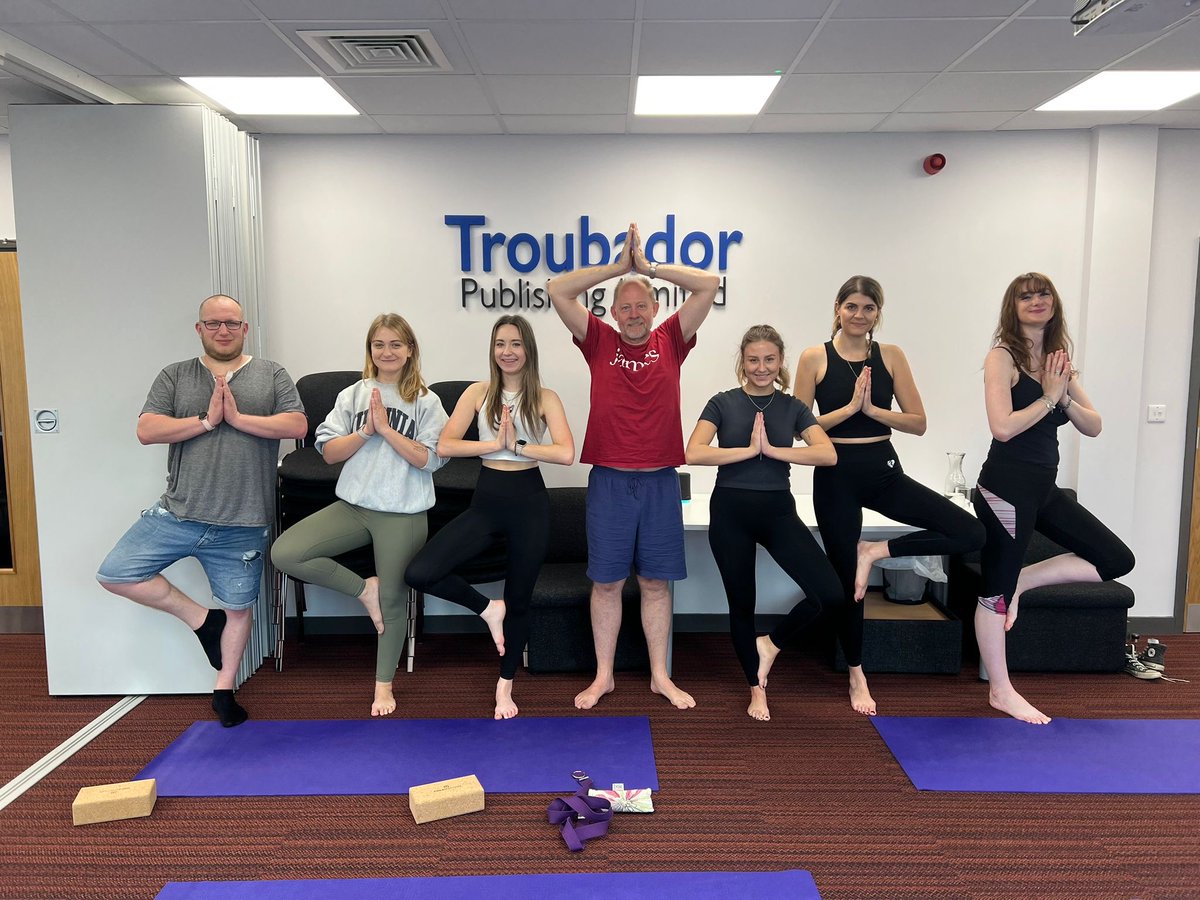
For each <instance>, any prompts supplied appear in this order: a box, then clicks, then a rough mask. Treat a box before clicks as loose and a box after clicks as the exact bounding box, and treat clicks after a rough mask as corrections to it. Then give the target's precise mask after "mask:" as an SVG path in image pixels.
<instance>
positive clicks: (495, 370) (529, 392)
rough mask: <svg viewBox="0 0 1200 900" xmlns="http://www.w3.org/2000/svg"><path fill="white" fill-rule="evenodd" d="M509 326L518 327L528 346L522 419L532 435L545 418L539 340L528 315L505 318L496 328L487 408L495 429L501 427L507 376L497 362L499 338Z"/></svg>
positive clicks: (523, 386) (499, 320) (491, 357)
mask: <svg viewBox="0 0 1200 900" xmlns="http://www.w3.org/2000/svg"><path fill="white" fill-rule="evenodd" d="M505 325H512V326H514V327H515V328H516V329H517V331H518V333H520V335H521V343H523V344H524V345H525V366H524V368H522V369H521V402H520V404H519V407H520V416H521V419H522V420H523V421H524V422H525V430H526V431H528V432H530V433H532V432H534V431H535V430H536V425H535V423H536V422H540V421H541V420H542V418H543V415H542V376H541V375H540V374H539V373H538V350H537V340H536V339H535V338H534V336H533V326H531V325H530V324H529V320H528V319H526V318H525V317H524V316H501V317H500V318H498V319H497V320H496V324H495V325H493V326H492V342H491V344H490V345H489V346H490V348H491V350H490V354H489V356H488V370H489V371H490V372H491V381H490V382H489V384H488V389H487V394H486V395H485V396H484V401H483V407H484V409H485V410H486V411H487V420H488V421H489V422H491V423H492V430H493V431H496V430H498V429H499V428H500V407H501V406H502V405H503V399H502V398H501V396H500V393H501V391H502V390H503V388H504V375H503V373H502V372H501V371H500V366H499V364H498V363H497V362H496V335H497V334H499V333H500V329H501V328H503V327H504V326H505Z"/></svg>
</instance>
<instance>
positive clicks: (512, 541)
mask: <svg viewBox="0 0 1200 900" xmlns="http://www.w3.org/2000/svg"><path fill="white" fill-rule="evenodd" d="M488 368H489V370H490V371H491V377H490V378H489V380H487V381H477V382H476V383H474V384H472V385H471V386H470V387H468V388H467V389H466V390H465V391H463V394H462V396H461V397H460V398H459V400H458V404H457V405H456V406H455V407H454V412H453V413H452V414H451V416H450V421H449V423H447V425H446V429H445V431H443V432H442V438H441V440H440V441H438V453H439V454H440V455H441V456H444V457H469V456H478V457H480V458H481V459H482V460H483V467H482V469H481V470H480V473H479V482H478V483H477V484H476V486H475V493H474V495H473V496H472V497H471V506H470V508H469V509H467V510H466V511H465V512H464V513H462V514H461V515H459V516H458V517H457V518H455V519H454V520H453V521H452V522H450V523H449V524H447V525H446V526H445V527H444V528H442V529H441V530H440V531H439V532H438V533H437V534H435V535H434V536H433V537H432V538H431V539H430V540H429V543H427V544H426V545H425V546H424V547H423V548H422V549H421V552H420V553H418V554H417V555H416V556H415V557H414V558H413V560H412V562H411V563H409V566H408V571H407V572H406V573H405V576H404V578H405V581H407V582H408V583H409V584H410V585H412V586H413V587H414V588H416V589H417V590H419V591H424V592H425V593H427V594H432V595H434V596H435V597H441V598H443V599H445V600H450V601H452V602H454V603H458V604H459V605H461V606H465V607H466V608H467V609H469V610H471V611H472V612H474V613H475V614H477V615H478V616H479V617H480V618H481V619H483V621H484V622H485V623H486V624H487V627H488V631H489V632H490V633H491V636H492V640H493V641H495V643H496V650H497V652H498V653H499V654H500V678H499V680H498V681H497V682H496V709H495V718H497V719H511V718H512V717H513V716H515V715H516V714H517V705H516V703H514V702H513V678H514V677H515V676H516V672H517V667H518V664H519V662H520V659H521V656H522V654H523V652H524V650H525V644H526V643H528V640H529V598H530V596H531V595H532V593H533V586H534V583H535V582H536V581H537V577H538V572H539V571H540V570H541V567H542V561H543V560H544V559H545V558H546V547H547V542H548V540H549V534H550V500H549V497H548V496H547V494H546V485H545V482H543V481H542V473H541V471H539V469H538V463H543V462H544V463H555V464H557V465H560V466H569V465H571V463H572V462H574V461H575V441H574V439H573V438H572V437H571V428H570V426H569V425H568V424H567V415H566V412H565V411H564V410H563V405H562V401H561V400H560V399H559V398H558V394H556V393H554V391H552V390H550V389H549V388H546V387H542V380H541V375H540V374H539V372H538V352H537V341H535V340H534V337H533V328H532V327H531V326H530V324H529V322H528V321H527V320H526V319H525V318H523V317H522V316H501V317H500V318H498V319H496V323H495V325H494V326H493V327H492V337H491V343H490V344H489V360H488ZM472 421H475V422H477V424H478V428H479V440H466V439H465V438H464V435H465V434H466V433H467V430H468V428H469V427H470V425H471V423H472ZM547 431H548V432H549V435H550V438H549V440H547V439H546V433H547ZM501 536H503V537H505V538H507V540H508V554H507V557H506V561H507V563H508V571H507V573H506V574H505V577H504V597H503V598H497V599H489V598H487V597H485V596H483V594H481V593H479V591H477V590H476V589H475V588H474V587H472V586H471V585H470V584H469V583H468V582H467V581H466V579H464V578H463V577H462V576H460V575H457V574H455V571H456V570H457V569H458V568H459V567H461V566H462V565H463V564H464V563H466V562H468V561H470V560H471V559H473V558H474V557H476V556H478V555H479V554H481V553H483V552H484V551H486V550H487V549H488V548H489V547H490V546H491V545H492V543H493V541H495V540H496V538H498V537H501Z"/></svg>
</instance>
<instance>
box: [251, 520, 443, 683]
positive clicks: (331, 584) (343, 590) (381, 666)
mask: <svg viewBox="0 0 1200 900" xmlns="http://www.w3.org/2000/svg"><path fill="white" fill-rule="evenodd" d="M428 533H429V529H428V526H427V524H426V522H425V513H423V512H419V513H389V512H377V511H375V510H373V509H363V508H362V507H361V506H354V505H353V504H351V503H347V502H346V501H344V500H338V501H337V502H336V503H334V504H333V505H332V506H327V507H325V508H324V509H323V510H321V511H320V512H316V513H313V514H312V515H311V516H309V517H308V518H307V519H303V520H301V521H299V522H297V523H296V524H295V525H293V526H292V527H291V528H289V529H288V530H287V531H285V532H284V533H283V534H281V535H280V536H279V538H278V540H276V541H275V544H274V545H273V546H272V547H271V561H272V562H273V563H274V564H275V568H277V569H280V570H282V571H284V572H287V574H289V575H291V576H292V577H293V578H298V579H300V580H301V581H303V582H305V583H306V584H315V585H319V586H320V587H323V588H329V589H330V590H331V591H337V592H338V593H339V594H347V595H349V596H351V597H357V596H358V595H359V594H361V593H362V591H363V588H364V587H365V586H366V584H365V582H364V581H363V579H362V577H361V576H359V575H355V574H354V573H353V572H351V571H350V570H349V569H347V568H346V567H345V566H342V565H339V564H338V563H336V562H334V561H333V559H331V557H334V556H337V555H339V554H341V553H345V552H347V551H348V550H354V549H356V548H358V547H362V546H364V545H366V544H371V546H372V549H373V550H374V551H375V573H376V574H377V575H378V576H379V606H380V608H381V609H382V611H383V625H384V630H383V634H381V635H380V636H379V646H378V650H377V652H376V655H375V680H376V681H386V682H389V683H390V682H391V680H392V678H393V677H395V675H396V666H397V665H399V663H400V656H401V654H402V653H403V652H404V639H405V637H407V634H408V615H407V609H406V598H405V587H404V570H405V569H406V568H407V567H408V563H409V560H411V559H412V558H413V556H414V555H415V554H416V552H417V551H418V550H420V549H421V547H422V546H424V544H425V538H426V536H427V535H428Z"/></svg>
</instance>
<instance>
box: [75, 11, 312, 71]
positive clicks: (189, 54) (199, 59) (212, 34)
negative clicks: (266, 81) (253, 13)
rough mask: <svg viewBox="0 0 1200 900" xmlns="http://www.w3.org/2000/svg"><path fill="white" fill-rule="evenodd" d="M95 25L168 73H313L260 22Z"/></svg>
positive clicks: (309, 67) (300, 57) (284, 42)
mask: <svg viewBox="0 0 1200 900" xmlns="http://www.w3.org/2000/svg"><path fill="white" fill-rule="evenodd" d="M97 27H98V28H99V30H100V31H102V32H104V33H105V34H107V35H109V36H110V37H111V38H112V39H113V40H115V41H116V42H117V43H118V44H120V45H121V46H123V47H126V48H128V49H129V50H130V51H131V52H133V53H136V54H137V55H138V56H141V57H142V58H144V59H147V60H149V61H150V62H152V63H154V64H155V65H156V66H159V67H160V68H161V69H162V70H163V71H164V72H168V73H170V74H171V75H226V76H229V75H275V76H286V75H315V74H316V72H314V71H313V68H312V66H310V65H309V64H308V63H307V62H305V61H304V58H303V57H302V56H300V55H299V54H298V53H297V52H296V51H295V50H293V49H292V47H291V46H290V45H289V44H288V43H287V41H284V40H282V39H281V38H280V37H279V36H278V35H277V34H275V32H273V31H272V30H271V29H270V28H269V27H268V26H266V25H264V24H262V23H259V22H231V23H226V24H213V23H197V22H189V23H162V24H147V25H99V26H97ZM111 74H118V73H111ZM119 74H135V75H136V74H141V73H137V72H133V73H125V72H122V73H119Z"/></svg>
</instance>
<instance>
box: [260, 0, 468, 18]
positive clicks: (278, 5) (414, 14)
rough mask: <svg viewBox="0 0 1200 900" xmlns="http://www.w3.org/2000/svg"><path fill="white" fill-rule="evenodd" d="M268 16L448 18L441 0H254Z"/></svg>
mask: <svg viewBox="0 0 1200 900" xmlns="http://www.w3.org/2000/svg"><path fill="white" fill-rule="evenodd" d="M254 5H255V6H256V7H258V9H259V11H260V12H262V14H263V15H264V16H266V17H267V18H268V19H278V20H280V21H297V20H328V19H330V18H331V17H333V16H336V17H337V19H338V20H339V21H342V22H357V21H361V20H364V19H367V20H373V21H380V22H386V21H403V20H405V19H445V18H446V14H445V12H444V11H443V10H442V4H441V3H439V2H438V0H337V3H336V4H335V3H330V2H329V0H254Z"/></svg>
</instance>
